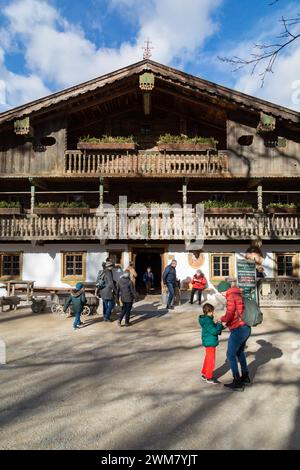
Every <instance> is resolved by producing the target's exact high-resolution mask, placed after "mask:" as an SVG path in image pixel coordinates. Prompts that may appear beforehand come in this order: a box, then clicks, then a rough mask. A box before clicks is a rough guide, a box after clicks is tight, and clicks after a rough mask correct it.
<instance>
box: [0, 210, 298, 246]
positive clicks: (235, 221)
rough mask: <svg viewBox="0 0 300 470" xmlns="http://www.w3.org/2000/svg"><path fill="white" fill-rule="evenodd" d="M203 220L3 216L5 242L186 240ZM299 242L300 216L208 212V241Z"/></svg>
mask: <svg viewBox="0 0 300 470" xmlns="http://www.w3.org/2000/svg"><path fill="white" fill-rule="evenodd" d="M201 226H202V227H203V223H202V221H201V220H199V219H197V218H196V216H195V213H189V214H188V215H186V216H185V218H183V216H182V214H181V212H180V211H179V212H178V213H176V212H175V213H171V214H170V213H168V212H165V213H163V212H161V211H160V212H159V211H157V212H154V213H152V214H149V213H141V214H139V215H137V214H130V213H129V214H128V215H127V217H126V215H125V214H122V212H120V213H119V214H114V213H109V214H104V215H99V214H98V215H81V216H80V215H79V216H58V215H56V216H53V217H52V216H46V215H45V216H33V217H28V216H27V217H26V216H22V215H0V240H1V241H9V240H18V241H22V240H74V239H78V240H93V239H94V240H96V239H100V240H101V239H111V240H115V239H141V240H184V239H194V238H196V237H197V234H198V235H199V234H200V235H199V237H198V238H201V237H202V235H201V233H200V230H199V227H200V228H201ZM258 237H259V238H261V239H262V240H276V239H278V240H279V239H280V240H282V239H286V240H299V239H300V216H299V215H288V216H285V215H275V216H272V215H259V214H247V215H246V214H245V215H240V216H239V215H224V216H214V215H206V216H205V218H204V233H203V238H204V239H205V240H230V239H231V240H234V241H236V240H241V239H244V240H247V239H256V238H258Z"/></svg>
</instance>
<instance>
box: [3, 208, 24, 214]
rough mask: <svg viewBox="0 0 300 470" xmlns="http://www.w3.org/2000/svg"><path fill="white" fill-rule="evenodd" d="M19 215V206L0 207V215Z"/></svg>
mask: <svg viewBox="0 0 300 470" xmlns="http://www.w3.org/2000/svg"><path fill="white" fill-rule="evenodd" d="M1 214H2V215H19V214H21V208H20V207H0V215H1Z"/></svg>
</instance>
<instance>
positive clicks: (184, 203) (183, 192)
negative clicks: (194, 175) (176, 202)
mask: <svg viewBox="0 0 300 470" xmlns="http://www.w3.org/2000/svg"><path fill="white" fill-rule="evenodd" d="M187 185H188V178H185V180H184V182H183V185H182V202H183V206H185V205H186V204H187Z"/></svg>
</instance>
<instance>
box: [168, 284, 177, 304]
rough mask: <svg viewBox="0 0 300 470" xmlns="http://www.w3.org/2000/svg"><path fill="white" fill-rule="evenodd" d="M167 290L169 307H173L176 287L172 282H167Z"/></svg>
mask: <svg viewBox="0 0 300 470" xmlns="http://www.w3.org/2000/svg"><path fill="white" fill-rule="evenodd" d="M167 288H168V291H169V295H168V302H167V305H172V302H173V299H174V295H175V286H174V284H172V282H167Z"/></svg>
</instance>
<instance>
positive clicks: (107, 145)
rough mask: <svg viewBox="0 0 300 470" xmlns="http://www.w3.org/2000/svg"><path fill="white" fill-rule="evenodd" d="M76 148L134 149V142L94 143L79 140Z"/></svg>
mask: <svg viewBox="0 0 300 470" xmlns="http://www.w3.org/2000/svg"><path fill="white" fill-rule="evenodd" d="M77 149H78V150H135V149H136V143H134V142H103V143H101V142H100V143H98V144H94V143H91V142H79V143H78V144H77Z"/></svg>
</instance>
